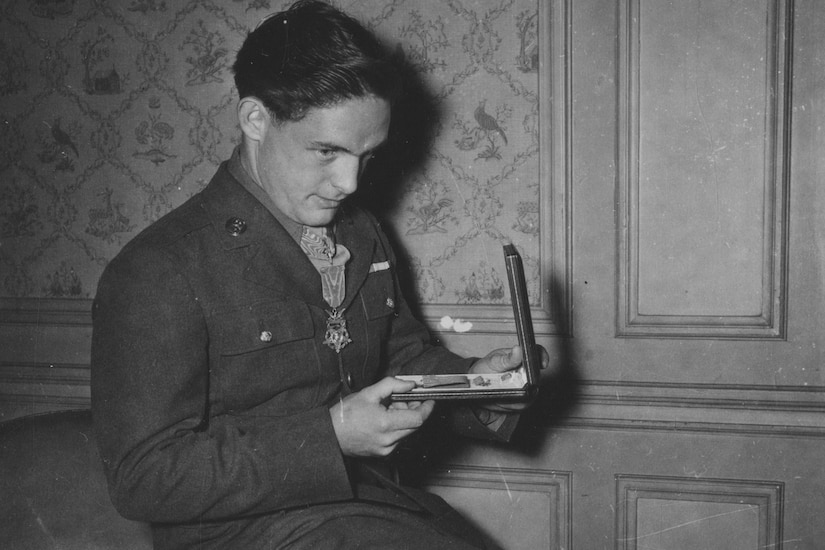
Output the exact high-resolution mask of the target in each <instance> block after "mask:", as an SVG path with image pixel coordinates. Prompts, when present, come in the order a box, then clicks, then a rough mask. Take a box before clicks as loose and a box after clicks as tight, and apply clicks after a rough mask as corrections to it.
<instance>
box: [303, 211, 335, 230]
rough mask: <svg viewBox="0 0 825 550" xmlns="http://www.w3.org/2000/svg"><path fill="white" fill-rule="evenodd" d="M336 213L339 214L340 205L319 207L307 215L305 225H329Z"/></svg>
mask: <svg viewBox="0 0 825 550" xmlns="http://www.w3.org/2000/svg"><path fill="white" fill-rule="evenodd" d="M336 214H338V207H335V208H323V209H319V210H316V211H314V212H312V213H310V214H308V215H307V216H305V219H304V222H303V225H308V226H310V227H323V226H327V225H329V224H331V223H332V220H334V219H335V215H336Z"/></svg>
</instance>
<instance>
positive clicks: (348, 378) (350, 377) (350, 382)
mask: <svg viewBox="0 0 825 550" xmlns="http://www.w3.org/2000/svg"><path fill="white" fill-rule="evenodd" d="M347 386H349V387H350V388H351V387H352V373H351V372H348V373H347Z"/></svg>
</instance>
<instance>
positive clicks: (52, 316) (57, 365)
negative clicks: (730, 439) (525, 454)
mask: <svg viewBox="0 0 825 550" xmlns="http://www.w3.org/2000/svg"><path fill="white" fill-rule="evenodd" d="M91 323H92V319H91V300H64V299H41V298H21V299H6V298H3V299H0V403H17V404H37V405H38V407H40V408H42V409H49V408H60V409H63V408H67V407H71V408H87V407H88V406H89V372H90V370H89V369H90V367H89V363H88V358H89V350H88V345H89V341H90V334H91ZM21 341H22V342H23V343H22V344H21V343H20V342H21ZM44 341H51V342H53V344H52V345H51V347H48V346H44V345H43V344H42V342H44ZM27 342H32V344H31V345H29V344H27ZM575 392H576V394H575V396H573V397H572V399H574V400H575V402H576V403H577V406H576V407H575V408H574V409H572V410H571V411H569V412H568V413H566V415H565V416H564V417H563V418H552V419H547V422H550V423H552V424H553V425H556V426H559V427H560V428H568V429H570V428H573V429H579V428H584V429H610V430H630V431H639V430H653V431H668V432H674V431H681V432H699V433H715V434H733V435H755V436H760V437H761V436H766V437H802V438H823V437H825V386H776V385H771V386H768V385H753V384H750V385H748V384H707V383H662V382H630V381H610V380H581V381H579V382H578V384H577V386H576V388H575Z"/></svg>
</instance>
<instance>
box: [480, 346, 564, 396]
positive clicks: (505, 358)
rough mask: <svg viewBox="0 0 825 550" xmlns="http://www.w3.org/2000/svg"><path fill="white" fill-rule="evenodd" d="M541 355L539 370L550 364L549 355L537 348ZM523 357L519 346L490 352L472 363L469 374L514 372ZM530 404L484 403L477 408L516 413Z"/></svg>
mask: <svg viewBox="0 0 825 550" xmlns="http://www.w3.org/2000/svg"><path fill="white" fill-rule="evenodd" d="M538 348H539V350H540V353H541V368H542V369H546V368H547V365H548V364H549V363H550V354H549V353H547V350H546V349H544V348H543V347H542V346H538ZM523 357H524V355H523V353H522V350H521V346H513V347H512V348H501V349H496V350H493V351H491V352H490V353H488V354H487V356H486V357H483V358H481V359H479V360H478V361H476V362H475V363H473V366H472V367H470V371H469V372H470V374H494V373H499V372H507V371H511V370H515V369H517V368H519V367H520V366H521V361H522V359H523ZM529 405H530V402H519V403H484V404H480V405H479V406H481V407H483V408H485V409H488V410H491V411H495V412H517V411H520V410H523V409H526V408H527V407H528V406H529Z"/></svg>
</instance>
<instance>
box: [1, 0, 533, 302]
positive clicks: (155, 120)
mask: <svg viewBox="0 0 825 550" xmlns="http://www.w3.org/2000/svg"><path fill="white" fill-rule="evenodd" d="M287 3H289V2H286V1H281V0H224V1H217V0H215V1H211V0H0V102H2V103H0V121H1V122H2V124H1V125H0V296H6V297H64V298H91V297H93V296H94V293H95V288H96V285H97V279H98V277H99V276H100V273H101V271H102V269H103V267H104V266H105V264H106V263H107V262H108V260H109V259H111V258H112V257H113V256H114V255H115V254H116V253H117V251H118V250H119V249H120V248H121V247H122V246H123V245H124V244H125V243H126V242H127V241H128V240H129V239H130V238H132V237H133V236H134V235H136V234H137V232H138V231H140V230H141V229H142V228H144V227H145V226H147V225H148V224H150V223H151V222H152V221H154V220H156V219H158V218H159V217H160V216H162V215H163V214H165V213H166V212H168V211H169V210H170V209H172V208H174V207H175V206H177V205H179V204H180V203H182V202H183V201H184V200H186V199H187V198H188V197H190V196H191V195H193V194H194V193H196V192H197V191H198V190H200V189H201V188H202V187H203V186H204V185H205V184H206V183H207V182H208V180H209V179H210V177H211V176H212V174H213V173H214V171H215V169H216V167H217V166H218V164H219V163H220V162H221V161H222V160H224V159H226V158H227V157H228V155H229V154H230V152H231V150H232V149H233V147H234V146H235V145H236V144H237V143H238V142H239V134H240V131H239V129H238V127H237V121H236V119H235V104H236V96H235V90H234V86H233V84H232V77H231V73H230V70H229V67H230V66H231V64H232V61H233V60H234V55H235V52H236V50H237V48H238V47H239V46H240V43H241V41H242V40H243V37H244V36H245V34H246V32H247V31H248V30H249V29H250V28H253V27H254V26H255V24H256V23H257V22H258V21H259V20H260V19H261V18H262V17H264V16H265V15H267V14H268V13H270V12H272V11H277V10H279V9H281V8H282V7H283V6H285V5H286V4H287ZM334 3H335V4H336V5H337V6H339V7H341V8H343V9H344V10H346V11H348V12H350V13H352V14H353V15H355V16H356V17H358V18H359V19H360V20H361V21H363V22H364V23H365V24H366V25H367V26H368V27H369V28H371V29H373V30H374V31H375V32H376V33H377V34H378V35H379V36H381V37H382V38H383V39H385V40H386V41H387V42H388V44H389V45H390V46H391V47H392V48H394V49H395V50H396V52H397V53H398V54H399V58H400V59H403V60H404V61H405V62H406V64H407V65H409V66H410V67H411V68H412V69H413V72H412V73H411V74H414V75H415V76H416V78H417V85H416V86H417V88H415V89H416V90H417V92H416V93H411V94H410V96H409V98H408V99H409V105H408V106H407V107H406V110H405V111H404V112H403V113H402V114H401V116H400V117H399V118H397V119H396V121H395V126H396V130H394V132H395V131H397V135H399V136H402V137H401V138H400V139H397V140H396V145H397V146H398V149H397V151H396V153H395V155H394V157H393V158H392V162H387V163H385V166H384V170H381V169H380V168H379V170H377V171H376V173H375V174H373V175H372V177H371V178H370V183H368V184H365V187H364V194H365V196H366V198H367V199H368V202H371V203H373V204H375V203H378V206H380V207H381V209H382V210H383V213H384V219H385V220H386V221H387V223H388V224H389V227H390V229H391V233H392V234H393V235H394V236H395V238H396V239H397V241H398V243H399V245H400V247H401V249H402V250H403V251H404V256H405V257H406V258H407V260H408V263H409V266H410V269H411V274H412V277H411V278H412V280H413V282H414V284H415V286H416V287H417V290H418V293H419V296H418V298H419V299H420V300H422V301H424V302H426V303H431V304H433V303H438V304H496V303H500V302H502V300H503V299H504V298H506V296H507V290H506V285H507V283H506V275H505V274H504V271H503V269H504V268H503V261H502V258H501V244H503V243H506V242H514V243H515V244H516V245H517V246H518V247H519V249H520V250H521V252H522V256H523V257H524V259H525V262H526V263H527V265H528V268H529V267H531V266H532V267H533V269H532V270H531V269H528V273H530V277H531V278H533V279H535V278H536V276H537V269H536V265H537V262H538V260H537V258H538V254H539V206H538V205H539V188H538V181H537V180H538V178H537V174H538V170H539V159H538V150H539V147H538V140H539V138H538V109H539V105H538V72H537V68H538V44H537V42H538V41H537V0H448V1H444V0H337V1H335V2H334ZM411 89H413V88H411ZM369 199H372V200H369ZM534 283H535V281H533V283H531V286H535V284H534Z"/></svg>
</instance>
